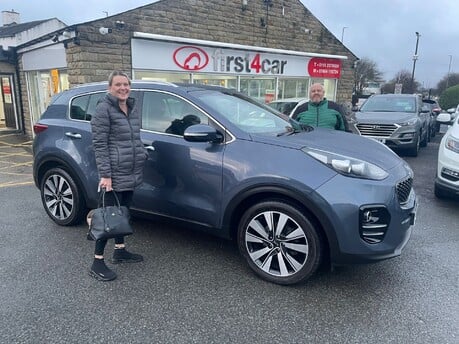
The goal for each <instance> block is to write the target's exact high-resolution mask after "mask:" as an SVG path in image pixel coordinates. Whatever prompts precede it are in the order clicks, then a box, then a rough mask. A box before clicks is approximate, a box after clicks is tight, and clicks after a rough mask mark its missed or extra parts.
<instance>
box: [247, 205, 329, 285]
mask: <svg viewBox="0 0 459 344" xmlns="http://www.w3.org/2000/svg"><path fill="white" fill-rule="evenodd" d="M238 245H239V250H240V252H241V254H242V255H243V256H244V258H245V259H246V261H247V263H248V264H249V266H250V267H251V268H252V270H254V271H255V273H256V274H257V275H259V276H260V277H261V278H263V279H265V280H268V281H270V282H273V283H277V284H284V285H288V284H294V283H298V282H300V281H303V280H305V279H307V278H308V277H310V276H311V275H312V274H314V272H315V271H316V270H317V268H318V267H319V266H320V263H321V260H322V256H323V254H324V249H323V242H322V240H321V237H320V235H319V233H318V229H317V228H315V226H314V225H313V222H312V221H310V220H309V219H308V218H307V217H306V216H305V215H304V214H303V213H302V212H300V211H299V210H298V209H297V208H296V207H294V206H291V205H289V204H286V203H282V202H280V201H275V200H273V201H265V202H262V203H259V204H256V205H253V206H252V207H251V208H249V209H248V210H247V211H246V212H245V214H244V215H243V216H242V219H241V221H240V223H239V228H238Z"/></svg>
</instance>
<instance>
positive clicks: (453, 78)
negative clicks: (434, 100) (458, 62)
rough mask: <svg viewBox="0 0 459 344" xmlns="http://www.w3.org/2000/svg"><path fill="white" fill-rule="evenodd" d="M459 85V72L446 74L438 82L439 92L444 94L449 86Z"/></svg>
mask: <svg viewBox="0 0 459 344" xmlns="http://www.w3.org/2000/svg"><path fill="white" fill-rule="evenodd" d="M456 85H459V74H458V73H452V74H450V75H449V78H448V75H445V76H444V77H443V78H442V79H441V80H440V81H439V82H438V84H437V93H438V94H442V93H443V91H444V90H446V89H447V88H448V87H452V86H456Z"/></svg>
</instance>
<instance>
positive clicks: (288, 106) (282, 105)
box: [268, 102, 298, 115]
mask: <svg viewBox="0 0 459 344" xmlns="http://www.w3.org/2000/svg"><path fill="white" fill-rule="evenodd" d="M297 104H298V102H272V103H269V104H268V105H269V106H270V107H272V108H273V109H276V110H277V111H279V112H282V113H283V114H285V115H290V112H292V110H293V109H294V108H295V106H296V105H297Z"/></svg>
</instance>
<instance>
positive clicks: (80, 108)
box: [70, 92, 105, 121]
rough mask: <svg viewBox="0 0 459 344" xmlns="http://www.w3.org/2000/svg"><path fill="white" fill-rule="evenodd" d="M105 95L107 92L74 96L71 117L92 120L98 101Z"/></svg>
mask: <svg viewBox="0 0 459 344" xmlns="http://www.w3.org/2000/svg"><path fill="white" fill-rule="evenodd" d="M104 95H105V92H99V93H91V94H85V95H83V96H79V97H75V98H73V99H72V101H71V104H70V118H71V119H77V120H81V121H90V120H91V117H92V115H93V114H94V112H95V111H96V106H97V102H98V101H99V99H100V98H102V97H103V96H104Z"/></svg>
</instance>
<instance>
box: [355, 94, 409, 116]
mask: <svg viewBox="0 0 459 344" xmlns="http://www.w3.org/2000/svg"><path fill="white" fill-rule="evenodd" d="M360 111H363V112H412V113H414V112H416V98H414V97H384V96H378V97H370V98H368V99H367V101H366V102H365V103H364V104H363V105H362V107H361V109H360Z"/></svg>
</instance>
